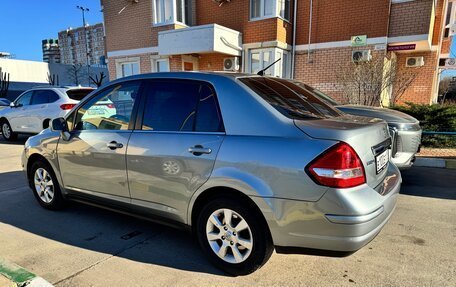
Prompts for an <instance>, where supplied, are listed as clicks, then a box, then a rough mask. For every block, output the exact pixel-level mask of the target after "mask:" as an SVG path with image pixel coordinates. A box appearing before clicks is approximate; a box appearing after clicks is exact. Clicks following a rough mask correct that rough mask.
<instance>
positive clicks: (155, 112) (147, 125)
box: [142, 80, 223, 132]
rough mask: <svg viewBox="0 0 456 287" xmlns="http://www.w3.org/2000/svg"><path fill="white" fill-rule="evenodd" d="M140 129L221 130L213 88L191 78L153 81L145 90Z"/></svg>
mask: <svg viewBox="0 0 456 287" xmlns="http://www.w3.org/2000/svg"><path fill="white" fill-rule="evenodd" d="M144 96H145V97H146V101H145V102H146V105H145V108H144V116H143V124H142V129H143V130H153V131H173V132H178V131H181V132H193V131H197V132H218V131H221V130H223V125H222V120H221V116H220V113H219V111H218V106H217V101H216V95H215V92H214V90H213V89H212V88H211V87H210V86H209V85H208V84H206V83H202V82H199V81H191V80H152V81H149V84H148V88H147V89H146V91H145V92H144Z"/></svg>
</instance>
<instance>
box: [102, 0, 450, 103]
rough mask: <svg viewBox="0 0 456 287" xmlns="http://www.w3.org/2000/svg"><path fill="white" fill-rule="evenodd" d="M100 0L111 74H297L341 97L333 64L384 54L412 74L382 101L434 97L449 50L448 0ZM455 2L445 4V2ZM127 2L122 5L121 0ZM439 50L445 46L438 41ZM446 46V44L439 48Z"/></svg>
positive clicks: (430, 99)
mask: <svg viewBox="0 0 456 287" xmlns="http://www.w3.org/2000/svg"><path fill="white" fill-rule="evenodd" d="M127 2H128V3H126V2H124V1H114V0H101V5H102V7H103V15H104V22H105V23H104V24H105V33H106V50H107V57H108V67H109V71H110V76H111V79H115V78H120V77H124V76H129V75H132V74H138V73H148V72H157V71H181V70H201V71H220V70H236V71H241V72H246V73H256V72H258V71H259V70H261V69H263V68H265V67H267V66H269V65H270V64H272V63H273V62H274V61H276V60H279V59H281V60H280V62H279V63H277V64H275V65H273V66H272V67H271V68H270V69H268V70H267V71H266V74H267V75H272V76H277V77H284V78H294V79H298V80H301V81H304V82H306V83H308V84H311V85H313V86H315V87H317V88H319V89H320V90H322V91H324V92H326V93H328V94H329V95H331V96H333V97H335V98H336V99H339V100H343V96H342V95H343V88H342V87H341V86H342V85H341V83H340V77H339V75H338V74H340V66H341V65H345V64H350V63H353V61H364V60H365V61H369V60H370V59H371V58H373V57H377V58H381V59H384V63H383V62H382V67H381V68H382V69H383V73H386V70H387V69H388V67H391V66H392V64H391V63H392V62H393V61H394V63H395V65H394V72H395V73H396V74H398V75H405V74H409V73H411V72H413V80H411V81H410V82H411V83H409V85H408V86H407V89H406V90H405V91H399V88H398V86H399V85H396V86H391V87H390V88H388V89H387V90H386V91H384V94H383V103H384V104H385V105H388V104H390V103H391V99H396V98H395V97H394V95H395V93H396V94H399V92H400V94H401V96H400V99H399V98H397V99H396V100H398V102H408V101H412V102H416V103H431V102H433V101H435V100H436V97H437V90H438V89H437V85H438V78H439V63H441V62H442V61H440V59H441V56H445V55H446V56H448V53H446V54H445V47H449V43H450V41H451V39H450V37H449V36H450V34H451V33H444V30H445V27H447V26H448V25H450V24H451V23H453V21H454V19H453V18H454V15H453V14H454V13H453V11H452V10H451V8H450V9H448V7H449V5H450V4H448V1H447V0H375V1H372V0H357V1H346V0H313V1H312V0H302V1H296V2H294V1H293V0H231V1H228V0H197V1H196V0H141V1H127ZM450 2H452V1H450ZM127 4H128V5H127ZM442 47H443V48H442ZM442 49H443V50H442Z"/></svg>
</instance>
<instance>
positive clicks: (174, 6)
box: [152, 0, 187, 26]
mask: <svg viewBox="0 0 456 287" xmlns="http://www.w3.org/2000/svg"><path fill="white" fill-rule="evenodd" d="M157 1H160V2H161V4H162V5H161V7H163V9H165V8H164V7H165V5H164V4H165V1H166V0H152V4H153V5H152V6H153V9H154V10H153V11H152V12H153V13H152V18H153V19H152V23H153V25H154V26H164V25H170V24H180V25H184V26H187V24H185V22H186V20H187V19H185V12H186V11H185V0H171V9H172V13H171V19H169V20H165V21H161V22H158V20H157V12H158V11H157ZM177 1H180V2H182V5H181V6H182V11H181V12H182V21H178V20H177ZM160 13H161V14H162V16H163V15H164V14H165V13H164V10H162V11H160ZM163 18H164V17H163Z"/></svg>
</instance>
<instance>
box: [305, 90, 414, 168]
mask: <svg viewBox="0 0 456 287" xmlns="http://www.w3.org/2000/svg"><path fill="white" fill-rule="evenodd" d="M300 85H302V86H304V87H305V88H306V89H308V90H311V91H313V93H314V94H315V95H316V96H318V97H320V98H321V99H323V100H324V101H326V102H327V103H329V104H330V105H333V106H334V107H336V108H337V109H338V110H340V111H342V112H344V113H347V114H350V115H355V116H362V117H371V118H379V119H382V120H384V121H386V122H387V124H388V127H389V132H390V135H391V138H392V141H393V145H392V149H391V161H392V162H393V163H394V164H395V165H396V166H397V167H399V168H400V169H406V168H410V167H411V166H412V165H413V163H414V161H415V154H416V153H418V152H419V151H420V145H421V133H422V130H421V127H420V122H419V121H418V120H417V119H415V118H414V117H412V116H410V115H407V114H406V113H403V112H400V111H396V110H392V109H387V108H379V107H370V106H362V105H341V104H340V103H338V102H337V101H336V100H334V99H333V98H331V97H329V96H328V95H326V94H324V93H322V92H321V91H319V90H317V89H315V88H312V87H310V86H307V85H305V84H302V83H301V84H300Z"/></svg>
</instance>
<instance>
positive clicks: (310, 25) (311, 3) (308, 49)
mask: <svg viewBox="0 0 456 287" xmlns="http://www.w3.org/2000/svg"><path fill="white" fill-rule="evenodd" d="M312 8H313V1H312V0H310V12H309V43H308V46H307V63H311V61H310V39H311V36H312Z"/></svg>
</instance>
